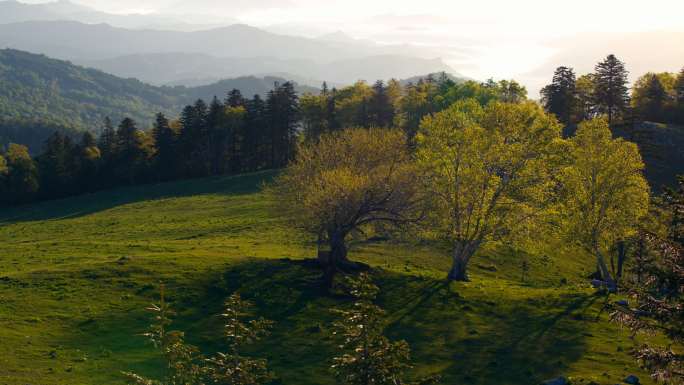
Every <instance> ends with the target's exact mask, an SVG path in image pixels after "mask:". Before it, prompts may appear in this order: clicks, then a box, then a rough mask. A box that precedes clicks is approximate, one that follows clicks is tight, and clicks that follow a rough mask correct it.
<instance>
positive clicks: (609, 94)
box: [594, 55, 629, 126]
mask: <svg viewBox="0 0 684 385" xmlns="http://www.w3.org/2000/svg"><path fill="white" fill-rule="evenodd" d="M594 70H595V74H594V96H595V97H596V105H597V107H598V109H599V111H600V112H602V113H605V114H607V115H608V125H609V126H612V124H613V123H614V121H615V117H616V116H619V115H620V114H622V113H624V112H625V110H626V109H627V107H628V106H629V89H628V88H627V74H628V72H627V70H626V69H625V64H624V63H623V62H621V61H620V60H619V59H618V58H616V57H615V55H608V57H606V59H605V60H603V61H602V62H600V63H598V64H597V65H596V67H595V69H594Z"/></svg>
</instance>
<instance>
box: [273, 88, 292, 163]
mask: <svg viewBox="0 0 684 385" xmlns="http://www.w3.org/2000/svg"><path fill="white" fill-rule="evenodd" d="M298 102H299V98H298V97H297V94H296V92H295V90H294V86H293V84H292V83H291V82H286V83H284V84H283V85H279V84H277V83H276V84H275V88H274V89H273V90H272V91H271V92H269V94H268V98H267V100H266V114H267V116H268V125H269V131H270V137H271V138H270V146H271V148H270V150H271V156H270V158H271V159H270V165H269V166H270V167H272V168H279V167H283V166H285V165H286V164H287V162H289V160H290V159H292V157H293V156H294V149H295V144H296V139H297V126H298V123H299V105H298Z"/></svg>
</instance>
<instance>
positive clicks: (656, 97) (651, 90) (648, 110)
mask: <svg viewBox="0 0 684 385" xmlns="http://www.w3.org/2000/svg"><path fill="white" fill-rule="evenodd" d="M645 91H646V92H645V95H644V96H645V99H646V100H644V102H645V103H644V106H642V107H643V114H644V116H643V117H644V118H645V119H647V120H650V121H654V122H662V121H664V120H665V119H664V118H665V117H664V116H663V112H664V110H665V104H666V103H667V99H668V95H667V91H666V90H665V87H663V84H662V83H661V82H660V79H659V78H658V75H656V74H651V76H650V77H649V79H648V83H647V84H646V90H645Z"/></svg>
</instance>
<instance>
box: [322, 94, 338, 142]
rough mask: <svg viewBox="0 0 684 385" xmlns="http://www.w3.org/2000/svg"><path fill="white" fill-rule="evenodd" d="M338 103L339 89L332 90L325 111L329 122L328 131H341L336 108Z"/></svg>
mask: <svg viewBox="0 0 684 385" xmlns="http://www.w3.org/2000/svg"><path fill="white" fill-rule="evenodd" d="M336 102H337V88H334V87H333V89H332V91H330V95H329V96H328V99H327V102H326V109H325V120H326V121H327V124H326V126H327V128H328V131H331V132H332V131H337V130H339V129H340V122H339V120H338V119H337V109H336V106H335V103H336Z"/></svg>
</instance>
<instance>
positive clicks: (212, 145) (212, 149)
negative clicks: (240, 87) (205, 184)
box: [206, 90, 242, 175]
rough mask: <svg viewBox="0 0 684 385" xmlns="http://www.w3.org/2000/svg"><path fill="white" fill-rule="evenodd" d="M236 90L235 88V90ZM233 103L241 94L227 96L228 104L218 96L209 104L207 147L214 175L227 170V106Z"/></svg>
mask: <svg viewBox="0 0 684 385" xmlns="http://www.w3.org/2000/svg"><path fill="white" fill-rule="evenodd" d="M234 91H235V90H234ZM231 98H232V99H233V100H232V103H237V102H238V101H239V100H241V99H242V96H241V95H239V91H238V94H237V95H230V94H229V97H228V98H226V104H225V105H224V104H223V103H221V102H220V101H219V100H218V98H216V97H214V99H213V100H212V101H211V103H210V104H209V112H208V113H207V123H206V124H207V132H208V135H207V137H206V140H207V143H206V148H207V149H208V151H209V163H210V164H211V173H212V174H214V175H218V174H222V173H224V172H226V167H227V164H226V163H227V159H228V132H227V127H226V119H225V115H226V112H225V110H226V106H227V105H230V103H231V101H230V99H231Z"/></svg>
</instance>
